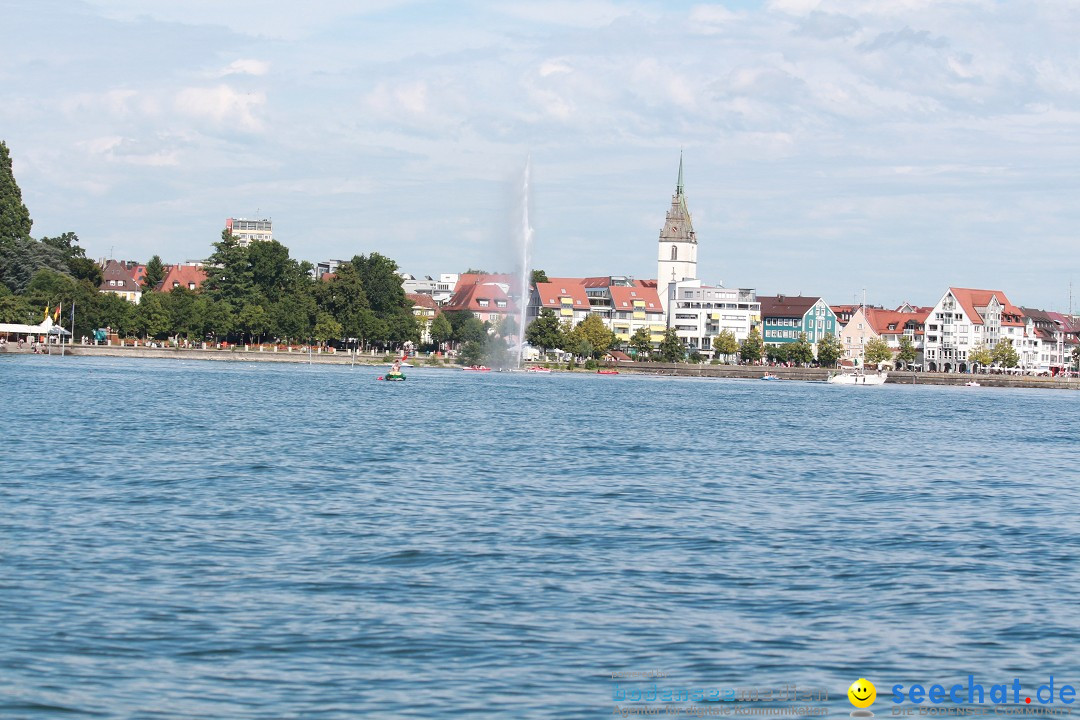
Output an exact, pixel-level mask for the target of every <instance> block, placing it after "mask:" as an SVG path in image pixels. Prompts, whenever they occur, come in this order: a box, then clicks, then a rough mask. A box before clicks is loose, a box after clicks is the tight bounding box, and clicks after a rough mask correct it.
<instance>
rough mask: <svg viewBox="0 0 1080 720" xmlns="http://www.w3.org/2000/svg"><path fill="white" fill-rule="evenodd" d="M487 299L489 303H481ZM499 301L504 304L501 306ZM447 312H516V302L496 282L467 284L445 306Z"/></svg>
mask: <svg viewBox="0 0 1080 720" xmlns="http://www.w3.org/2000/svg"><path fill="white" fill-rule="evenodd" d="M481 301H487V305H481V304H480V303H481ZM499 301H503V303H504V304H503V306H502V307H499ZM443 310H444V311H446V312H454V311H458V310H469V311H471V312H482V313H499V314H509V313H512V312H514V303H513V301H511V300H510V298H509V297H508V296H507V294H506V293H505V292H503V289H502V288H501V287H499V286H498V285H495V284H484V285H476V284H473V285H466V286H465V287H463V288H461V290H458V291H456V292H454V295H453V297H451V298H450V300H449V302H447V303H446V305H444V306H443Z"/></svg>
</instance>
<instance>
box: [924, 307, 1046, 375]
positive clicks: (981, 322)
mask: <svg viewBox="0 0 1080 720" xmlns="http://www.w3.org/2000/svg"><path fill="white" fill-rule="evenodd" d="M1026 329H1027V323H1026V322H1025V320H1024V314H1023V312H1022V311H1021V310H1020V308H1018V307H1016V306H1015V305H1013V304H1012V303H1011V302H1009V298H1008V297H1006V296H1005V293H1003V292H1001V291H1000V290H974V289H971V288H949V289H948V290H947V291H946V292H945V294H944V295H943V296H942V298H941V300H939V301H938V303H937V304H936V305H935V306H934V307H933V309H932V310H931V311H930V313H929V315H928V316H927V318H926V335H925V345H924V350H923V355H924V357H925V360H926V363H925V367H926V369H927V370H940V371H944V372H968V371H969V370H970V369H971V363H970V362H969V361H968V353H969V352H971V351H972V350H974V349H975V348H977V347H979V346H982V345H985V346H986V347H988V348H991V349H993V348H994V347H995V346H996V345H997V344H998V343H999V342H1001V341H1002V340H1005V339H1009V340H1011V341H1012V344H1013V347H1014V348H1015V349H1016V352H1017V354H1018V355H1019V356H1020V368H1021V369H1025V370H1026V369H1029V368H1032V367H1033V366H1034V364H1035V356H1036V355H1037V350H1036V347H1035V345H1036V342H1035V340H1034V338H1029V337H1027V335H1026Z"/></svg>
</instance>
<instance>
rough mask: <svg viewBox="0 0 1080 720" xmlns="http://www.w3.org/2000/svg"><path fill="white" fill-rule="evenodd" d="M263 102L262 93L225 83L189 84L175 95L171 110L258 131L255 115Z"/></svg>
mask: <svg viewBox="0 0 1080 720" xmlns="http://www.w3.org/2000/svg"><path fill="white" fill-rule="evenodd" d="M265 104H266V95H265V94H264V93H262V92H241V91H239V90H236V89H234V88H232V87H230V86H229V85H224V84H222V85H217V86H214V87H189V88H184V89H182V90H180V91H179V92H178V93H177V95H176V100H175V103H174V105H173V107H174V109H175V110H176V111H177V112H179V113H182V114H184V115H187V116H189V117H193V118H199V119H203V120H210V121H213V122H214V123H216V124H217V125H220V126H226V127H229V128H236V129H240V130H244V131H247V132H258V131H260V130H262V128H263V124H262V121H261V120H260V119H259V117H258V116H257V113H258V112H259V111H260V110H261V108H262V106H263V105H265Z"/></svg>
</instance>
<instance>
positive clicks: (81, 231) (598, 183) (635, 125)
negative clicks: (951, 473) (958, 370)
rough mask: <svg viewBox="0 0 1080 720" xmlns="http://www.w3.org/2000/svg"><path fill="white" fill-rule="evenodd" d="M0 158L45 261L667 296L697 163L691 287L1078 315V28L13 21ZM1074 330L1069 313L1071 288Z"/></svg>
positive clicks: (596, 0)
mask: <svg viewBox="0 0 1080 720" xmlns="http://www.w3.org/2000/svg"><path fill="white" fill-rule="evenodd" d="M4 24H5V30H4V43H3V46H2V47H0V139H2V140H5V141H6V142H7V144H8V146H9V148H10V150H11V154H12V157H13V162H14V170H15V176H16V180H17V181H18V183H19V185H20V187H21V188H22V192H23V199H24V201H25V202H26V204H27V206H28V207H29V209H30V213H31V216H32V217H33V218H34V234H35V236H40V235H56V234H59V233H62V232H65V231H68V230H71V231H74V232H76V233H77V234H78V235H79V237H80V238H81V241H82V244H83V246H84V247H85V248H86V249H87V252H88V255H90V256H92V257H99V258H103V257H110V256H112V257H116V258H121V259H128V258H130V259H138V260H146V259H148V258H149V257H150V256H151V255H153V254H159V255H161V256H162V258H163V259H164V260H165V261H166V262H176V261H184V260H188V259H196V258H203V257H206V256H207V255H208V254H209V252H210V250H211V243H213V242H214V241H216V240H217V239H219V237H220V233H221V230H222V228H223V227H224V221H225V218H227V217H247V218H255V217H270V218H272V219H273V222H274V231H275V237H276V238H277V239H278V240H280V241H281V242H282V243H284V244H285V245H287V246H288V247H289V248H290V250H291V251H292V254H293V256H294V257H298V258H301V259H306V260H311V261H313V262H315V261H318V260H323V259H327V258H349V257H352V256H353V255H354V254H358V253H370V252H380V253H383V254H385V255H388V256H390V257H392V258H394V259H395V260H396V261H397V262H398V264H399V265H400V266H401V269H402V270H404V271H407V272H411V273H413V274H415V275H418V276H421V275H437V274H438V273H443V272H461V271H464V270H465V269H466V268H468V267H474V268H476V267H479V268H482V269H486V270H500V269H502V270H508V269H509V267H508V266H507V258H509V257H511V256H512V252H510V251H509V249H510V248H512V247H513V246H514V245H515V243H516V242H517V239H516V238H517V235H518V232H519V231H518V230H517V229H516V228H517V227H518V226H519V223H518V220H517V212H518V211H517V209H516V208H517V205H518V203H517V202H516V200H515V198H516V197H517V195H518V193H519V188H520V186H521V185H522V179H523V172H524V167H525V165H526V162H527V161H528V162H530V163H531V183H530V188H531V193H530V220H531V224H532V226H533V229H534V262H533V265H534V266H535V267H539V268H543V269H544V270H546V271H547V273H548V274H549V275H552V276H556V275H557V276H590V275H610V274H616V275H633V276H635V277H638V278H654V277H655V276H656V259H657V239H658V236H659V233H660V229H661V228H662V227H663V224H664V215H665V213H666V211H667V209H668V207H669V206H670V203H671V196H672V193H673V192H674V190H675V183H676V175H677V171H678V164H679V154H680V152H682V153H683V157H684V161H685V186H686V196H687V201H688V205H689V207H690V210H691V212H692V214H693V220H694V226H695V230H696V232H697V237H698V241H699V250H698V276H699V277H700V278H702V279H703V280H704V281H706V282H708V283H723V284H725V285H727V286H729V287H752V288H756V289H757V290H758V292H759V294H774V293H778V292H780V293H787V294H797V293H803V294H808V295H810V294H812V295H823V296H825V297H826V299H827V300H829V302H832V303H845V302H852V301H854V300H856V299H861V297H862V294H863V290H864V289H865V291H866V299H867V301H868V302H870V303H880V304H884V305H887V306H895V305H898V304H900V303H901V302H904V301H909V302H913V303H916V304H926V305H931V304H934V303H935V302H936V301H937V300H938V299H939V298H940V297H941V295H942V294H943V293H944V291H945V289H946V288H947V287H949V286H959V287H984V288H993V289H1000V290H1003V291H1005V292H1006V293H1007V294H1008V296H1009V298H1010V300H1012V301H1013V302H1014V303H1017V304H1022V305H1027V306H1035V307H1043V308H1046V309H1052V310H1067V309H1068V307H1069V301H1070V300H1069V295H1070V283H1071V282H1072V281H1073V280H1076V281H1077V282H1078V283H1080V272H1077V270H1078V261H1077V257H1078V254H1077V252H1076V250H1077V246H1078V243H1077V239H1078V236H1080V203H1078V202H1077V199H1078V197H1080V193H1078V190H1080V173H1078V168H1080V132H1077V131H1078V130H1080V44H1078V43H1077V42H1076V38H1077V37H1080V4H1077V3H1076V2H1075V0H1033V1H1025V2H1007V1H1004V0H955V1H949V0H883V1H880V2H879V1H877V0H767V1H766V0H763V1H761V2H755V1H751V0H739V1H736V0H732V1H730V2H717V3H711V4H710V3H690V2H677V1H670V0H669V1H667V2H648V1H646V0H642V1H640V2H617V1H614V0H577V1H572V0H518V1H516V2H512V3H511V2H480V1H479V0H461V1H459V2H420V1H416V2H412V1H408V0H369V1H367V2H357V1H356V0H312V1H311V2H308V3H296V2H288V3H286V2H280V1H275V0H228V2H223V1H221V0H185V1H184V2H175V0H169V1H164V0H8V2H6V3H5V10H4ZM1076 292H1077V301H1076V303H1075V304H1076V307H1077V308H1078V309H1080V284H1078V286H1077V290H1076Z"/></svg>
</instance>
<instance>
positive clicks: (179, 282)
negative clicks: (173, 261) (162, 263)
mask: <svg viewBox="0 0 1080 720" xmlns="http://www.w3.org/2000/svg"><path fill="white" fill-rule="evenodd" d="M204 280H206V271H205V270H203V269H202V268H201V267H199V266H198V265H173V266H172V267H171V268H169V272H168V273H167V274H166V275H165V278H164V279H163V280H162V281H161V284H160V285H158V286H157V289H158V290H159V291H161V292H169V291H170V290H172V289H173V288H176V287H182V288H185V289H189V290H191V289H194V290H198V289H199V287H200V286H201V285H202V284H203V281H204ZM192 285H194V288H192V287H191V286H192Z"/></svg>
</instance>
